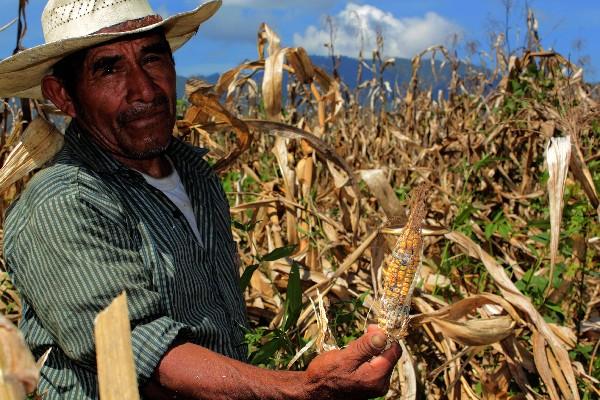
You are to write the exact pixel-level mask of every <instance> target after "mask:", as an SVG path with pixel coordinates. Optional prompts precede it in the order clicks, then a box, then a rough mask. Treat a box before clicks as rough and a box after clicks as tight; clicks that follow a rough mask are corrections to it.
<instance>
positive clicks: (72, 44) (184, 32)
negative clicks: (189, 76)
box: [0, 0, 221, 99]
mask: <svg viewBox="0 0 600 400" xmlns="http://www.w3.org/2000/svg"><path fill="white" fill-rule="evenodd" d="M220 6H221V0H211V1H208V2H206V3H204V4H202V5H200V6H199V7H198V8H196V9H195V10H192V11H189V12H185V13H181V14H176V15H174V16H172V17H169V18H167V19H165V20H163V19H162V18H161V17H160V16H159V15H158V14H156V13H155V12H154V11H153V10H152V8H151V7H150V4H148V1H147V0H49V1H48V4H47V5H46V7H45V8H44V12H43V13H42V29H43V31H44V40H45V42H46V43H45V44H43V45H40V46H36V47H32V48H30V49H27V50H24V51H22V52H20V53H17V54H15V55H13V56H12V57H9V58H7V59H5V60H3V61H2V62H0V97H29V98H36V99H41V98H43V96H42V91H41V88H40V83H41V80H42V78H43V77H44V76H45V75H47V74H48V73H50V71H51V69H52V66H53V65H54V64H56V63H57V62H58V61H60V60H61V59H62V58H64V57H66V56H68V55H69V54H72V53H75V52H77V51H78V50H82V49H85V48H88V47H92V46H94V45H97V44H100V43H103V42H107V41H109V40H112V39H115V38H118V37H121V36H124V35H130V34H134V33H139V32H144V31H148V30H151V29H154V28H157V27H160V26H162V27H163V28H164V31H165V35H166V37H167V40H168V41H169V44H170V45H171V49H172V50H173V51H175V50H176V49H178V48H179V47H181V46H182V45H183V44H184V43H185V42H187V41H188V40H189V39H190V38H191V37H192V36H194V34H195V33H196V30H197V29H198V27H199V26H200V25H201V24H202V23H203V22H204V21H206V20H207V19H208V18H210V17H211V16H212V15H213V14H214V13H215V12H216V11H217V10H218V9H219V7H220ZM116 25H118V28H119V30H118V31H116V32H115V26H116ZM107 32H109V33H107Z"/></svg>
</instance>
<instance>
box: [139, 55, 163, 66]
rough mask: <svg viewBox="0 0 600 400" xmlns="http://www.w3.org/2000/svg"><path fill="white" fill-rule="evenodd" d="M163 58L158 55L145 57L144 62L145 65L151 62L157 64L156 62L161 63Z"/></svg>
mask: <svg viewBox="0 0 600 400" xmlns="http://www.w3.org/2000/svg"><path fill="white" fill-rule="evenodd" d="M160 60H161V57H160V56H158V55H156V54H150V55H147V56H146V57H144V59H143V60H142V61H143V63H144V64H148V63H151V62H155V61H160Z"/></svg>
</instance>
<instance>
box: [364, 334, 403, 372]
mask: <svg viewBox="0 0 600 400" xmlns="http://www.w3.org/2000/svg"><path fill="white" fill-rule="evenodd" d="M401 355H402V349H401V347H400V345H399V344H398V342H396V341H394V342H392V344H391V346H390V347H389V348H387V349H386V350H385V351H384V352H383V353H381V354H380V355H378V356H377V357H374V358H373V359H372V360H371V361H369V364H370V365H371V366H372V367H373V368H374V369H390V371H391V370H392V369H393V368H394V366H395V365H396V363H397V362H398V360H399V359H400V356H401Z"/></svg>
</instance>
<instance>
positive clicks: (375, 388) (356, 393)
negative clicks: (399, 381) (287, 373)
mask: <svg viewBox="0 0 600 400" xmlns="http://www.w3.org/2000/svg"><path fill="white" fill-rule="evenodd" d="M385 347H386V336H385V333H384V332H383V331H382V330H381V329H380V328H378V327H377V326H376V325H370V326H369V327H368V328H367V333H365V334H364V335H363V336H361V337H360V338H358V339H357V340H355V341H353V342H351V343H350V345H349V346H348V347H346V348H345V349H342V350H333V351H328V352H326V353H323V354H321V355H319V356H317V357H316V358H315V359H314V360H313V361H312V362H311V363H310V364H309V366H308V369H307V370H306V374H307V381H308V386H309V387H310V388H311V392H312V393H313V394H312V395H311V398H313V397H314V398H320V399H344V400H346V399H367V398H370V397H377V396H383V395H384V394H385V393H386V392H387V390H388V387H389V384H390V376H391V375H392V371H393V370H394V366H395V365H396V362H397V361H398V359H399V358H400V354H401V351H400V346H399V345H398V343H396V342H393V343H392V345H391V346H390V348H388V349H385Z"/></svg>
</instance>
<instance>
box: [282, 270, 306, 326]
mask: <svg viewBox="0 0 600 400" xmlns="http://www.w3.org/2000/svg"><path fill="white" fill-rule="evenodd" d="M300 311H302V287H301V285H300V266H299V264H298V263H297V262H293V263H292V269H291V270H290V276H289V278H288V286H287V294H286V296H285V314H284V318H285V322H284V325H283V326H284V330H288V329H289V328H291V327H292V326H294V325H296V322H298V318H299V317H300Z"/></svg>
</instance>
